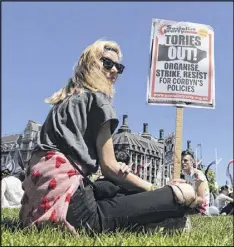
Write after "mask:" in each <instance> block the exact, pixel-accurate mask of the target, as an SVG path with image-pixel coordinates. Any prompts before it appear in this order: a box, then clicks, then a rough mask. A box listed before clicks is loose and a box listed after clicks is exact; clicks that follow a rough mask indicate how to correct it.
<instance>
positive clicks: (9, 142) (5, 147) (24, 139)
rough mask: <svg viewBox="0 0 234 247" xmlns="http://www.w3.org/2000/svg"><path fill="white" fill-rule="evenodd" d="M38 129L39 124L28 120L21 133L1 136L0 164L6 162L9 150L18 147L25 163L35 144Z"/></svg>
mask: <svg viewBox="0 0 234 247" xmlns="http://www.w3.org/2000/svg"><path fill="white" fill-rule="evenodd" d="M40 130H41V124H38V123H36V122H34V121H32V120H29V121H28V124H27V126H26V128H25V129H24V132H23V133H22V134H17V135H9V136H3V137H2V138H1V164H2V163H5V162H6V158H7V155H8V154H9V152H11V151H14V149H16V148H18V149H19V150H20V152H21V155H22V159H23V162H24V165H26V164H27V162H28V161H29V159H30V157H31V153H32V150H33V149H34V147H35V145H36V140H37V137H38V134H39V131H40Z"/></svg>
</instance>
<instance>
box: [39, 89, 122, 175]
mask: <svg viewBox="0 0 234 247" xmlns="http://www.w3.org/2000/svg"><path fill="white" fill-rule="evenodd" d="M107 121H110V122H111V134H113V132H114V131H115V129H116V128H117V126H118V122H119V121H118V119H117V118H116V115H115V111H114V109H113V106H112V104H111V101H110V100H109V98H108V97H106V96H105V95H104V94H102V93H100V92H95V93H94V92H91V91H89V90H86V89H85V91H84V92H83V93H81V94H80V95H79V94H77V93H75V94H73V95H72V96H70V97H68V98H66V99H65V100H64V101H62V102H61V103H58V104H56V105H54V106H53V108H52V109H51V111H50V112H49V114H48V116H47V118H46V120H45V122H44V124H43V126H42V129H41V131H40V135H39V138H38V141H37V144H38V145H37V148H36V149H38V148H39V149H42V150H57V151H59V152H62V153H63V154H65V155H69V156H70V157H71V158H72V159H73V160H74V161H78V162H81V163H82V164H83V165H86V168H87V169H88V173H93V172H96V171H97V169H98V156H97V150H96V139H97V135H98V132H99V130H100V127H101V126H102V125H103V124H104V123H106V122H107Z"/></svg>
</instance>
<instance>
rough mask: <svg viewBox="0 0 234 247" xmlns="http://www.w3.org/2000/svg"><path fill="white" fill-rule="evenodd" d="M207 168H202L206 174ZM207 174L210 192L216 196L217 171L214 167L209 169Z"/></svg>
mask: <svg viewBox="0 0 234 247" xmlns="http://www.w3.org/2000/svg"><path fill="white" fill-rule="evenodd" d="M205 170H206V169H202V171H203V172H204V174H205ZM206 176H207V179H208V183H209V189H210V192H211V193H212V194H213V195H214V197H216V194H217V186H216V178H215V172H214V171H213V170H212V169H209V170H208V172H207V174H206Z"/></svg>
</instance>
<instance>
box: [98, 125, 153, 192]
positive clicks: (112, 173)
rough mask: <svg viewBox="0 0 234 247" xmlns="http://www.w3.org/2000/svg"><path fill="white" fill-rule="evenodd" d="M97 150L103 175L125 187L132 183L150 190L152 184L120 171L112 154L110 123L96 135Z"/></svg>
mask: <svg viewBox="0 0 234 247" xmlns="http://www.w3.org/2000/svg"><path fill="white" fill-rule="evenodd" d="M96 145H97V151H98V156H99V160H100V165H101V170H102V173H103V175H104V176H105V177H106V178H109V179H110V180H113V181H114V182H117V183H118V184H121V185H122V186H123V187H125V188H127V187H129V185H134V186H135V187H136V188H138V189H140V190H142V191H149V190H151V187H152V184H151V183H149V182H147V181H144V180H143V179H141V178H139V177H138V176H136V175H134V174H132V173H128V174H123V173H122V172H120V165H119V164H118V162H117V161H116V158H115V154H114V147H113V141H112V137H111V132H110V123H109V122H107V123H105V124H104V125H103V126H102V127H101V129H100V131H99V133H98V137H97V142H96Z"/></svg>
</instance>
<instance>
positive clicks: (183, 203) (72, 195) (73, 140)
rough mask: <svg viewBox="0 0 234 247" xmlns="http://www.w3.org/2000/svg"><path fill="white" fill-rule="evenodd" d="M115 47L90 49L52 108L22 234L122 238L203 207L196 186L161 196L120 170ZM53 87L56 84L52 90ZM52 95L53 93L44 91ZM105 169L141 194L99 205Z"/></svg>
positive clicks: (37, 152) (28, 189) (33, 169)
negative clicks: (47, 231) (39, 231)
mask: <svg viewBox="0 0 234 247" xmlns="http://www.w3.org/2000/svg"><path fill="white" fill-rule="evenodd" d="M121 57H122V53H121V50H120V47H119V45H118V44H117V43H116V42H113V41H102V40H98V41H96V42H95V43H93V44H92V45H90V46H88V47H87V48H86V49H85V51H84V52H83V54H82V55H81V57H80V59H79V61H78V63H77V64H76V66H75V69H74V75H73V77H72V78H71V79H70V80H69V82H68V84H67V85H66V86H65V87H64V88H62V89H60V90H59V91H58V92H56V93H54V94H53V95H52V97H50V98H49V99H47V100H46V102H47V103H50V104H51V105H52V108H51V110H50V112H49V113H48V116H47V118H46V120H45V122H44V124H43V125H42V128H41V131H40V136H39V138H38V141H37V146H36V148H35V149H34V151H33V153H32V157H31V160H30V161H29V163H28V166H27V172H26V177H25V180H24V182H23V189H24V196H23V199H22V207H21V210H20V215H19V217H20V221H21V222H22V223H23V226H25V227H30V226H33V225H35V226H37V227H38V228H41V227H43V225H44V224H42V223H44V222H51V223H52V224H54V225H55V226H58V225H61V224H62V225H63V226H64V227H67V228H68V229H69V230H70V231H72V232H73V233H77V230H79V229H80V228H84V229H85V230H87V232H89V231H92V232H106V231H115V230H116V229H117V228H120V229H122V228H125V227H126V226H127V227H130V226H135V225H146V224H148V223H157V222H162V221H164V220H165V219H169V218H178V219H179V218H181V217H183V216H184V215H185V213H186V212H187V211H188V210H189V208H190V207H194V206H196V205H198V204H199V203H200V202H201V198H200V197H198V196H196V193H195V191H194V189H193V187H192V186H191V185H188V184H176V185H173V184H170V185H167V186H164V187H163V188H160V189H156V190H155V187H154V185H153V184H151V183H149V182H147V181H144V180H143V179H141V178H139V177H138V176H136V175H134V174H133V173H131V172H129V171H128V170H126V169H125V168H124V167H125V165H126V164H122V163H119V162H117V160H116V158H115V154H114V148H113V140H112V134H113V133H114V131H115V129H116V128H117V125H118V119H117V118H116V114H115V111H114V108H113V106H112V101H113V96H114V84H115V83H116V80H117V78H118V76H119V75H120V74H122V73H123V71H124V65H122V64H121V63H120V59H121ZM51 83H52V82H51ZM45 90H46V88H45ZM99 166H100V167H101V170H102V174H103V175H104V176H105V177H106V178H108V179H109V180H110V181H114V182H117V183H118V184H121V185H122V187H125V186H126V187H128V186H129V185H131V186H132V187H135V188H136V189H137V190H138V191H140V193H137V194H131V195H126V196H114V197H112V198H105V197H104V198H102V199H97V198H95V195H94V188H93V186H92V183H91V182H90V180H89V179H88V176H89V175H91V174H93V173H96V172H97V170H98V167H99Z"/></svg>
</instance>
